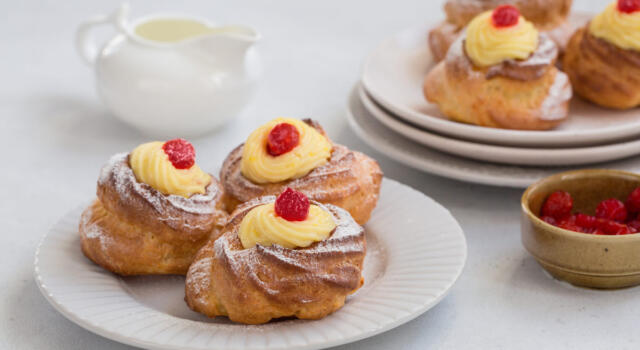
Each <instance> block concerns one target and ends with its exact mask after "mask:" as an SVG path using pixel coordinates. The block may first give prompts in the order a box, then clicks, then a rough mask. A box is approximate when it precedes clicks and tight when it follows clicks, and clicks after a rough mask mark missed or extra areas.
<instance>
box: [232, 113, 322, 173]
mask: <svg viewBox="0 0 640 350" xmlns="http://www.w3.org/2000/svg"><path fill="white" fill-rule="evenodd" d="M283 125H285V126H283ZM287 125H289V126H287ZM292 127H293V128H294V129H295V132H294V131H292V130H291V128H292ZM278 128H280V129H283V130H284V129H288V131H286V130H285V131H282V130H280V131H278V130H277V129H278ZM296 132H297V135H298V136H297V138H298V142H294V141H295V140H294V138H295V136H292V135H296ZM274 134H277V135H274ZM270 145H271V146H270ZM292 146H293V147H292ZM270 147H271V148H278V150H277V151H276V152H273V151H274V150H273V149H272V150H271V151H269V149H270ZM332 149H333V145H332V144H331V141H329V139H327V137H325V136H324V135H322V134H321V133H319V132H318V131H317V130H316V129H314V128H313V127H312V126H310V125H308V124H307V123H305V122H303V121H301V120H298V119H292V118H277V119H274V120H272V121H270V122H268V123H266V124H264V125H262V126H260V127H259V128H257V129H256V130H254V131H253V132H252V133H251V134H250V135H249V137H248V138H247V141H246V142H245V143H244V147H243V151H242V160H241V164H240V166H241V172H242V175H243V176H244V177H246V178H247V179H249V180H251V181H253V182H254V183H258V184H265V183H276V182H281V181H285V180H290V179H297V178H300V177H303V176H305V175H306V174H308V173H309V172H310V171H311V170H313V169H315V168H317V167H319V166H322V165H324V164H326V163H327V161H328V160H329V158H330V157H331V151H332Z"/></svg>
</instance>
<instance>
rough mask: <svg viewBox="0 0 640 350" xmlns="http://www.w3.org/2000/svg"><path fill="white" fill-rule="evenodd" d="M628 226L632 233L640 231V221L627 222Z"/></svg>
mask: <svg viewBox="0 0 640 350" xmlns="http://www.w3.org/2000/svg"><path fill="white" fill-rule="evenodd" d="M627 226H629V231H631V233H637V232H639V231H640V221H638V220H631V221H629V222H627Z"/></svg>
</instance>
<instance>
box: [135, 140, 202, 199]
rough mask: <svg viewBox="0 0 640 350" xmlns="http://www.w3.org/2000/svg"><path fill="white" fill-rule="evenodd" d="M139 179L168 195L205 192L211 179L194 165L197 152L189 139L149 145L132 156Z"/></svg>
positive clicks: (156, 142)
mask: <svg viewBox="0 0 640 350" xmlns="http://www.w3.org/2000/svg"><path fill="white" fill-rule="evenodd" d="M129 165H130V166H131V169H132V170H133V173H134V175H135V177H136V180H137V181H139V182H143V183H146V184H147V185H149V186H151V187H153V188H154V189H156V190H158V191H159V192H161V193H163V194H165V195H178V196H182V197H186V198H188V197H189V196H191V195H193V194H196V193H199V194H203V193H205V192H206V187H207V185H209V183H210V182H211V176H210V175H209V174H207V173H205V172H204V171H202V170H201V169H200V167H199V166H198V165H197V164H195V150H194V149H193V146H192V145H191V143H189V142H188V141H186V140H182V139H176V140H171V141H167V142H160V141H155V142H149V143H144V144H142V145H140V146H138V147H136V148H135V149H134V150H133V151H132V152H131V153H130V154H129Z"/></svg>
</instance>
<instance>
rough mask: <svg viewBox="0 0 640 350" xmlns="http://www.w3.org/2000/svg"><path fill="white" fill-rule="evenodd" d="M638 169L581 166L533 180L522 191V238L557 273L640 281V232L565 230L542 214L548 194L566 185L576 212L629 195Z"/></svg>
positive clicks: (586, 281)
mask: <svg viewBox="0 0 640 350" xmlns="http://www.w3.org/2000/svg"><path fill="white" fill-rule="evenodd" d="M639 186H640V175H638V174H634V173H628V172H622V171H614V170H577V171H571V172H565V173H560V174H556V175H553V176H551V177H548V178H545V179H543V180H540V181H539V182H536V183H535V184H533V185H531V186H530V187H529V188H528V189H527V190H526V191H525V193H524V194H523V196H522V203H521V204H522V229H521V233H522V243H523V244H524V246H525V248H526V249H527V250H528V251H529V252H530V253H531V254H532V255H533V256H534V257H535V258H536V260H538V262H539V263H540V264H541V265H542V266H543V267H544V268H545V269H546V270H547V271H549V273H551V274H552V275H553V276H554V277H556V278H558V279H562V280H566V281H568V282H570V283H573V284H575V285H579V286H585V287H593V288H620V287H628V286H633V285H637V284H640V254H638V251H640V235H638V234H630V235H623V236H604V235H592V234H585V233H579V232H573V231H569V230H565V229H562V228H559V227H556V226H553V225H550V224H547V223H546V222H544V221H542V220H541V219H540V218H539V217H538V216H539V214H540V208H541V207H542V204H543V203H544V201H545V199H546V198H547V196H549V195H550V194H551V193H553V192H555V191H559V190H563V191H567V192H569V193H570V194H571V196H572V197H573V200H574V212H581V213H586V214H590V215H593V214H594V213H595V208H596V206H597V205H598V203H600V202H601V201H602V200H605V199H608V198H618V199H620V200H623V201H624V200H625V199H626V197H627V196H628V195H629V193H631V191H633V190H634V189H635V188H636V187H639Z"/></svg>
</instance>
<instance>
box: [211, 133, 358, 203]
mask: <svg viewBox="0 0 640 350" xmlns="http://www.w3.org/2000/svg"><path fill="white" fill-rule="evenodd" d="M242 148H243V146H242V145H241V146H239V147H237V148H236V149H234V150H233V151H232V152H231V153H230V154H229V156H228V157H227V159H226V160H225V161H224V164H223V165H222V172H221V174H220V177H221V181H222V182H223V183H224V185H225V190H226V191H227V193H228V194H230V195H231V196H233V197H234V198H237V199H238V200H239V201H241V202H246V201H248V200H250V199H252V198H256V197H260V196H264V195H267V194H270V193H269V192H268V191H269V189H271V190H272V189H273V188H277V190H278V192H279V191H280V189H281V188H283V187H291V188H293V189H295V190H297V191H300V192H302V193H304V194H306V195H307V196H308V197H309V198H311V199H315V200H320V201H324V200H327V199H329V198H330V197H332V192H333V191H335V189H333V188H330V187H329V188H327V186H319V185H318V184H321V183H323V182H325V181H326V179H327V177H329V176H331V177H339V178H341V179H344V181H342V184H343V185H342V186H341V187H340V189H339V190H340V191H345V192H347V193H352V192H355V191H357V190H358V184H357V183H356V181H352V180H350V179H351V178H352V177H353V176H354V173H353V171H352V169H351V167H352V166H353V162H354V161H355V155H354V153H353V152H352V151H350V150H349V149H347V148H346V147H344V146H342V145H337V144H334V145H333V151H332V153H331V158H330V159H329V162H327V163H326V164H324V165H322V166H319V167H317V168H315V169H313V170H312V171H311V172H309V174H307V175H306V176H304V177H301V178H298V179H294V180H290V181H284V182H282V183H279V184H274V185H273V186H271V187H269V186H261V185H258V184H254V183H253V182H251V181H250V180H248V179H247V178H245V177H244V176H243V175H242V173H241V171H240V161H241V157H242ZM274 186H275V187H274ZM267 187H269V189H267Z"/></svg>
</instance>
